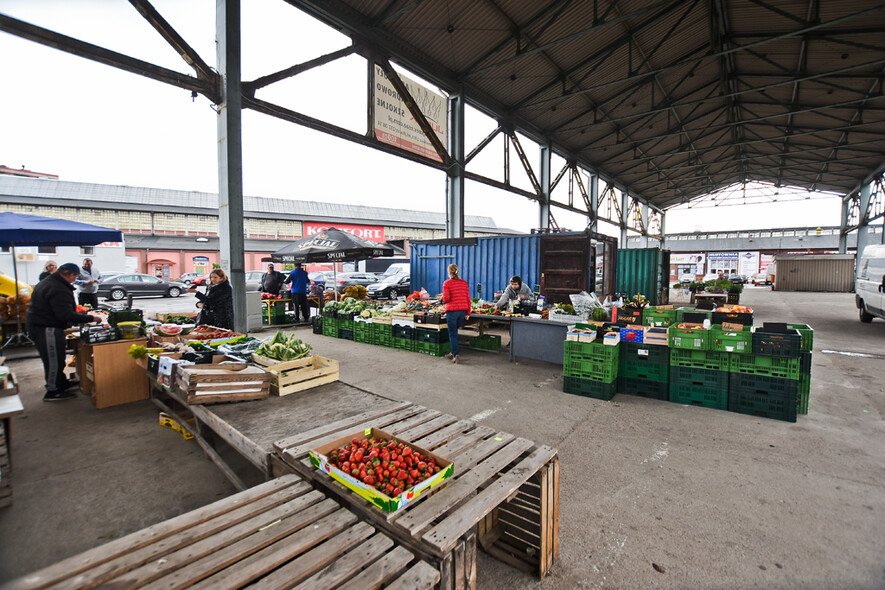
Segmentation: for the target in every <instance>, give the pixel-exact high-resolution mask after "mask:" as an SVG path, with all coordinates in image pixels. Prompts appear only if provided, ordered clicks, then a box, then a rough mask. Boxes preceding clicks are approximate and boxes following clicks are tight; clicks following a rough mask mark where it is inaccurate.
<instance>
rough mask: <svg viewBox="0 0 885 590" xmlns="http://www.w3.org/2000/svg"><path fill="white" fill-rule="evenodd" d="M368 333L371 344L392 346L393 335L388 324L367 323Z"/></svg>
mask: <svg viewBox="0 0 885 590" xmlns="http://www.w3.org/2000/svg"><path fill="white" fill-rule="evenodd" d="M369 325H370V326H371V328H370V334H371V335H372V344H376V345H378V346H391V347H392V346H393V335H392V332H391V328H390V324H375V323H372V324H369Z"/></svg>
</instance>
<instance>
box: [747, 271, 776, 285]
mask: <svg viewBox="0 0 885 590" xmlns="http://www.w3.org/2000/svg"><path fill="white" fill-rule="evenodd" d="M750 281H751V282H752V283H753V284H754V285H769V284H771V283H770V282H769V280H768V275H767V274H765V273H764V272H760V273H756V274H754V275H753V276H752V277H751V278H750Z"/></svg>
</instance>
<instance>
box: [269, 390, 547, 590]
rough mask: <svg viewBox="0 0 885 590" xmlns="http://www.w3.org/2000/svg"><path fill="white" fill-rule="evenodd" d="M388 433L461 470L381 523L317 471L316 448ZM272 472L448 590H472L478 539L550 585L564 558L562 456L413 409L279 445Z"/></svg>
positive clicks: (348, 422) (343, 423)
mask: <svg viewBox="0 0 885 590" xmlns="http://www.w3.org/2000/svg"><path fill="white" fill-rule="evenodd" d="M373 427H374V428H381V429H383V430H385V431H387V432H390V433H391V434H394V435H396V436H397V437H398V438H400V439H402V440H405V441H408V442H410V443H413V444H415V445H418V446H421V447H423V448H426V449H429V450H431V451H433V452H434V453H436V454H438V455H440V456H443V457H447V458H448V459H450V460H452V461H454V463H455V473H454V476H453V477H452V479H451V480H449V481H448V482H447V483H446V485H445V486H443V487H442V488H441V489H439V490H438V491H436V492H435V493H433V494H429V495H427V496H425V497H419V498H418V499H416V500H415V501H413V502H412V503H410V504H409V505H407V506H405V507H404V508H402V509H400V510H398V511H396V512H394V513H392V514H389V515H388V514H384V513H383V512H381V511H380V510H378V509H377V508H375V507H374V506H373V505H371V504H370V503H369V502H368V501H366V500H364V499H363V498H360V497H359V496H357V495H356V494H354V493H352V492H351V491H349V490H347V489H346V488H344V487H343V486H341V485H339V484H337V482H334V480H331V478H329V477H328V476H326V474H324V473H320V472H318V471H317V470H315V469H314V468H313V467H312V465H311V464H310V462H309V460H308V459H307V454H308V452H309V451H310V449H312V448H316V447H318V446H320V445H322V444H325V443H327V442H330V441H333V440H335V439H337V438H340V437H341V436H344V435H347V434H348V433H351V432H353V431H355V430H362V429H364V428H373ZM274 447H275V448H276V450H277V452H278V457H277V459H276V460H274V461H273V462H272V468H273V469H274V471H275V472H282V471H284V470H285V469H286V468H288V469H290V470H292V471H294V472H295V473H298V474H300V475H302V476H303V477H305V478H306V479H309V480H311V481H313V482H314V483H315V484H317V485H319V486H320V487H321V489H324V490H326V491H327V492H328V493H330V494H333V495H334V496H335V497H337V498H339V499H340V500H341V501H342V503H344V504H346V505H347V506H348V507H349V508H350V509H351V510H354V511H355V512H358V513H359V514H360V515H361V516H364V517H365V518H366V519H367V520H368V521H369V522H371V523H372V524H374V525H375V526H377V527H379V528H381V529H383V530H385V531H386V532H388V533H389V534H391V535H392V536H393V537H394V538H395V539H397V540H399V541H400V542H402V543H403V544H404V545H405V546H407V547H409V548H410V549H412V550H413V551H415V552H416V553H417V554H419V555H421V557H422V558H424V559H428V560H430V563H431V564H433V565H434V566H435V567H437V568H438V569H439V570H440V574H441V576H442V579H441V587H442V588H445V589H450V588H451V589H458V590H460V589H461V588H474V587H475V584H476V577H475V573H476V572H475V569H476V563H475V546H476V541H477V534H478V537H479V542H480V544H481V546H482V547H483V549H485V550H486V551H487V552H488V553H490V554H491V555H493V556H495V557H497V558H499V559H501V560H503V561H505V562H506V563H508V564H510V565H512V566H515V567H518V568H519V569H521V570H523V571H526V572H528V573H532V574H534V575H537V576H540V577H543V576H544V575H546V573H547V572H548V571H549V569H550V567H551V566H552V565H553V563H554V562H555V561H556V558H557V555H558V551H559V539H558V530H559V457H558V454H557V452H556V450H555V449H552V448H550V447H547V446H544V445H536V444H534V443H532V442H531V441H528V440H525V439H522V438H519V437H516V436H514V435H512V434H508V433H505V432H496V431H495V430H493V429H491V428H488V427H485V426H480V425H477V424H475V423H473V422H471V421H468V420H458V419H457V418H455V417H454V416H449V415H446V414H442V413H440V412H437V411H435V410H429V409H427V408H424V407H422V406H418V405H414V404H410V405H408V406H406V407H402V408H399V409H397V410H395V411H387V412H384V413H380V412H379V413H378V414H377V415H372V414H371V413H365V414H362V415H359V416H354V417H352V418H348V419H344V420H339V421H337V422H335V423H332V424H329V425H326V426H323V427H319V428H316V429H313V430H311V431H308V432H305V433H302V434H300V435H296V436H293V437H290V438H288V439H284V440H280V441H278V442H277V443H276V444H275V445H274Z"/></svg>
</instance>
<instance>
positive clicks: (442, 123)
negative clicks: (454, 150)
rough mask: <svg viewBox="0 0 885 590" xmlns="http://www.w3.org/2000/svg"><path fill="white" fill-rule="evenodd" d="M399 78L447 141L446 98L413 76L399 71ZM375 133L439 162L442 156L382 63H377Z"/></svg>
mask: <svg viewBox="0 0 885 590" xmlns="http://www.w3.org/2000/svg"><path fill="white" fill-rule="evenodd" d="M400 79H401V80H402V81H403V84H405V85H406V88H407V89H408V90H409V94H411V95H412V98H414V99H415V102H416V103H417V105H418V108H419V109H420V111H421V113H423V114H424V117H425V118H426V119H427V122H428V123H430V126H431V128H433V130H434V132H435V133H436V136H437V137H438V138H439V140H440V142H442V144H443V145H446V130H447V127H448V122H447V121H446V116H447V109H446V99H445V97H444V96H442V95H441V94H438V93H436V92H433V91H432V90H430V89H428V88H425V87H424V86H422V85H420V84H418V83H417V82H415V81H414V80H410V79H409V78H407V77H405V76H403V75H402V74H400ZM374 111H375V137H376V138H377V139H378V141H380V142H382V143H387V144H390V145H395V146H397V147H399V148H402V149H404V150H406V151H409V152H412V153H413V154H418V155H420V156H424V157H426V158H430V159H431V160H436V161H437V162H442V158H440V157H439V154H437V153H436V150H435V149H433V145H432V144H431V143H430V141H429V140H428V139H427V137H426V136H425V135H424V132H423V131H422V130H421V127H420V126H418V123H416V122H415V119H414V118H413V117H412V114H411V113H410V112H409V109H408V108H407V107H406V105H405V103H404V102H403V101H402V98H400V95H399V93H397V91H396V89H394V87H393V84H391V83H390V80H388V79H387V75H386V74H385V73H384V70H383V69H381V67H380V66H377V65H376V66H375V109H374Z"/></svg>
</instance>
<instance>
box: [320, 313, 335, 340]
mask: <svg viewBox="0 0 885 590" xmlns="http://www.w3.org/2000/svg"><path fill="white" fill-rule="evenodd" d="M323 336H331V337H332V338H338V318H333V317H329V316H327V315H325V314H324V315H323Z"/></svg>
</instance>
